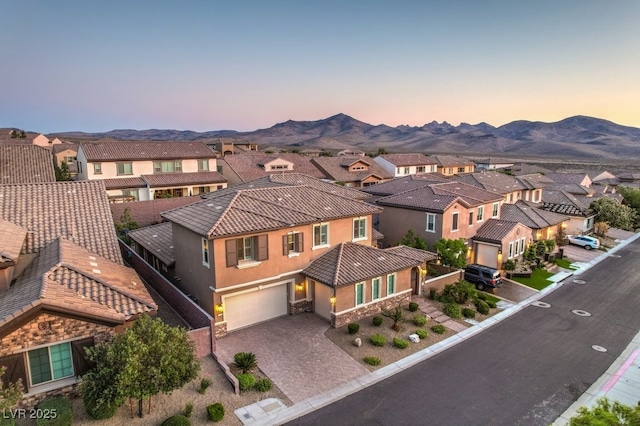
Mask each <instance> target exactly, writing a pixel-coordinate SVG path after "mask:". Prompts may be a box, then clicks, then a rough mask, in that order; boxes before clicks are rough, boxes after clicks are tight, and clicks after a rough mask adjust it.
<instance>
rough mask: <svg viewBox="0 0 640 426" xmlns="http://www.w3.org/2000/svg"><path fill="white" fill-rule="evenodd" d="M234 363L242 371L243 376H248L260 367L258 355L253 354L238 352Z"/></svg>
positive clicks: (234, 357)
mask: <svg viewBox="0 0 640 426" xmlns="http://www.w3.org/2000/svg"><path fill="white" fill-rule="evenodd" d="M233 363H234V364H235V366H236V367H238V368H239V369H240V370H242V374H247V373H248V372H249V371H251V370H253V369H254V368H256V367H257V366H258V360H256V355H255V354H254V353H252V352H238V353H237V354H235V355H234V356H233Z"/></svg>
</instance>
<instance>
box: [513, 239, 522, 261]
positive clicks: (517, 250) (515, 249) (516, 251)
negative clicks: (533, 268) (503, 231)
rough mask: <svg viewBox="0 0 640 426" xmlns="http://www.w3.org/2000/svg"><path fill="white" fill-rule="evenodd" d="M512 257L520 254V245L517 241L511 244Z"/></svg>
mask: <svg viewBox="0 0 640 426" xmlns="http://www.w3.org/2000/svg"><path fill="white" fill-rule="evenodd" d="M513 246H514V247H513V256H514V257H516V256H518V255H519V254H520V244H519V242H518V240H516V241H515V242H514V243H513Z"/></svg>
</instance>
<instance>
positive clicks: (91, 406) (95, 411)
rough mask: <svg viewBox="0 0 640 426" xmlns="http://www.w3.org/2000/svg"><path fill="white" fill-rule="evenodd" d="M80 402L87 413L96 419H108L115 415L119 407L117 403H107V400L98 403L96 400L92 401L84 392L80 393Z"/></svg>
mask: <svg viewBox="0 0 640 426" xmlns="http://www.w3.org/2000/svg"><path fill="white" fill-rule="evenodd" d="M82 403H83V404H84V409H85V410H86V411H87V414H89V415H90V416H91V417H92V418H94V419H96V420H103V419H110V418H111V417H113V416H115V414H116V412H118V408H120V404H118V403H115V402H113V403H109V402H108V401H100V403H98V401H94V400H93V398H91V397H89V396H87V395H85V394H83V395H82Z"/></svg>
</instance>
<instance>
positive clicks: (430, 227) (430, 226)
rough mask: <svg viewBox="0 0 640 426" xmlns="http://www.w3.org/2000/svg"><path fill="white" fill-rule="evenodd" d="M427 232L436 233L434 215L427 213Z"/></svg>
mask: <svg viewBox="0 0 640 426" xmlns="http://www.w3.org/2000/svg"><path fill="white" fill-rule="evenodd" d="M425 231H427V232H436V215H435V214H433V213H427V229H425Z"/></svg>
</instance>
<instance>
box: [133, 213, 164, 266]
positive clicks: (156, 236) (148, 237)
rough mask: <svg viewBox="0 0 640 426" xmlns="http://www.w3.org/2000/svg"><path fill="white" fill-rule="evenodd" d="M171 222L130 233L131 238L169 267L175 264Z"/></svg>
mask: <svg viewBox="0 0 640 426" xmlns="http://www.w3.org/2000/svg"><path fill="white" fill-rule="evenodd" d="M171 227H172V225H171V222H165V223H161V224H159V225H152V226H147V227H144V228H140V229H135V230H133V231H129V234H128V235H129V238H131V239H132V240H133V241H135V242H136V243H138V244H139V245H141V246H142V247H144V248H145V249H146V250H147V251H148V252H149V253H151V254H153V255H154V256H155V257H157V258H158V259H160V261H161V262H163V263H164V264H165V265H167V266H171V265H172V264H173V263H174V262H175V257H174V255H173V230H172V229H171Z"/></svg>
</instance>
